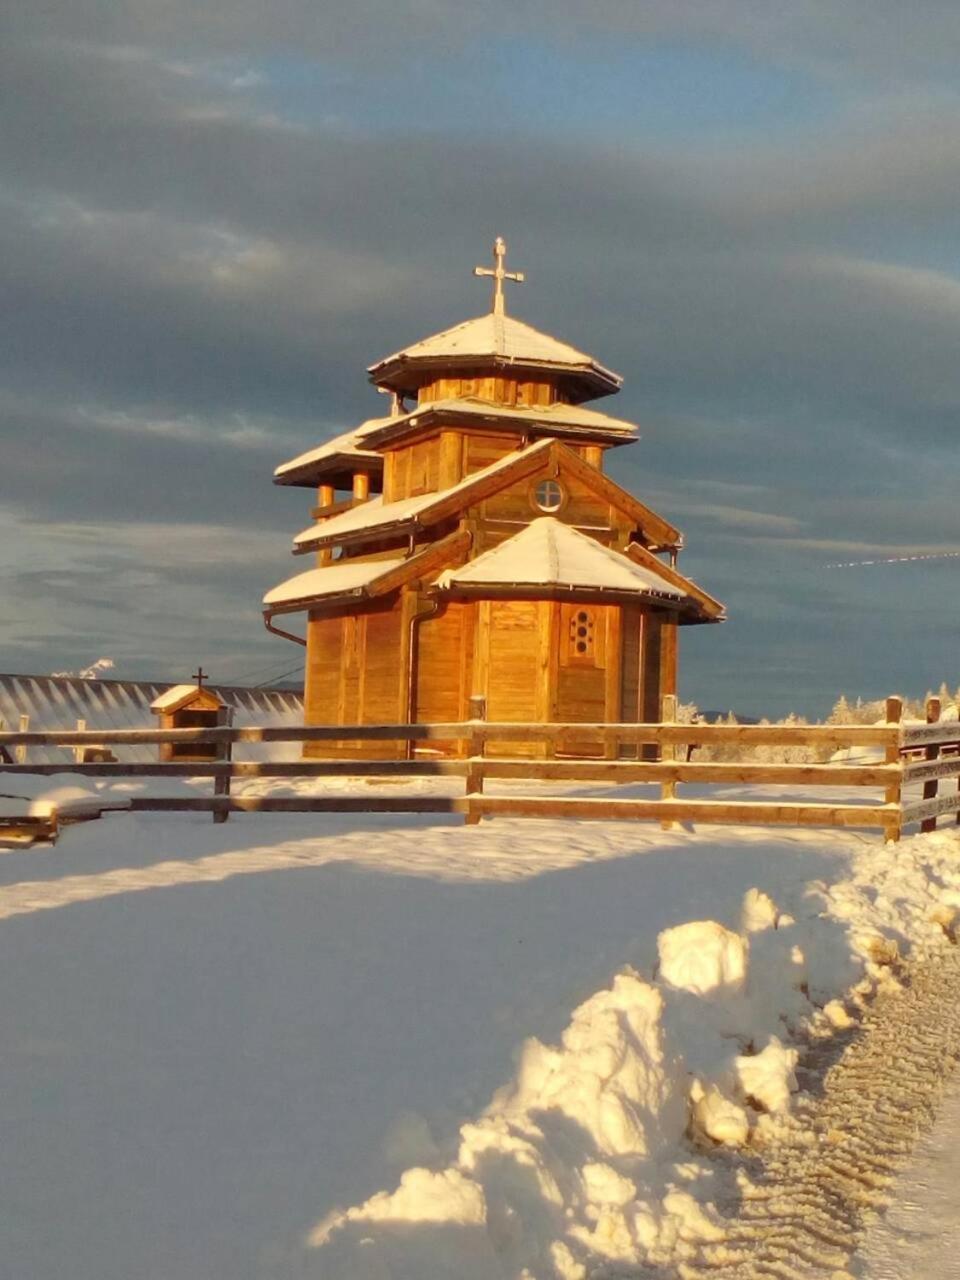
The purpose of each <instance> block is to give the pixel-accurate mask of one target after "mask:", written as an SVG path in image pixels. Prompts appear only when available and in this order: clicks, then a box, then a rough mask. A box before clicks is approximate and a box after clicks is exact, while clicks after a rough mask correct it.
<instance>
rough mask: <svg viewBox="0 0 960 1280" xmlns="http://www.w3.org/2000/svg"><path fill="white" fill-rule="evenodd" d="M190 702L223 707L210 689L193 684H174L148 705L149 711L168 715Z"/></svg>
mask: <svg viewBox="0 0 960 1280" xmlns="http://www.w3.org/2000/svg"><path fill="white" fill-rule="evenodd" d="M190 702H206V703H208V704H212V705H214V706H218V707H219V706H222V705H223V700H222V699H221V698H220V696H219V694H217V693H214V692H213V691H212V690H210V689H204V688H200V687H198V686H197V685H195V684H175V685H172V686H171V687H170V688H169V689H166V690H164V692H163V693H161V694H158V695H157V697H156V698H154V700H153V701H152V702H151V703H150V710H151V711H155V712H157V713H158V714H159V713H160V712H164V713H165V714H166V715H170V714H172V713H173V712H174V711H179V710H180V708H181V707H185V706H187V704H188V703H190Z"/></svg>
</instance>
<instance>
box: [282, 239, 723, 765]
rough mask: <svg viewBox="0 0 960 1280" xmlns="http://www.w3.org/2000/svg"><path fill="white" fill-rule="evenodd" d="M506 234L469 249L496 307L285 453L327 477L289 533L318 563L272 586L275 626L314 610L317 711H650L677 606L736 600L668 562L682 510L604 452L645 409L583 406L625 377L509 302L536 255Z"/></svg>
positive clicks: (309, 633)
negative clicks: (652, 504)
mask: <svg viewBox="0 0 960 1280" xmlns="http://www.w3.org/2000/svg"><path fill="white" fill-rule="evenodd" d="M505 251H506V248H505V245H504V243H503V241H502V240H500V239H498V240H497V241H496V244H495V245H494V265H493V267H492V269H491V268H481V267H477V268H475V273H476V274H477V275H487V276H491V277H492V278H493V305H492V308H491V310H490V312H489V313H488V314H487V315H483V316H480V317H479V318H477V319H475V320H467V321H465V322H464V323H463V324H459V325H456V326H455V327H454V328H452V329H447V330H445V331H444V332H443V333H439V334H437V335H435V336H434V337H430V338H425V339H424V340H423V341H421V342H417V343H415V344H414V345H413V346H410V347H406V348H404V349H403V350H402V351H398V352H396V353H395V354H394V355H390V356H387V357H386V358H385V359H383V360H380V361H378V362H377V363H376V364H374V365H372V366H371V367H370V369H369V371H368V372H369V377H370V381H371V382H372V383H373V384H374V385H375V386H376V387H377V388H378V389H380V390H381V391H384V392H387V393H388V394H389V395H390V396H391V408H390V413H389V414H388V415H386V416H384V417H380V418H374V419H371V420H369V421H367V422H364V423H363V424H362V425H360V426H359V427H357V428H356V429H355V430H353V431H349V432H346V433H345V434H343V435H340V436H337V437H336V438H335V439H333V440H330V441H328V442H327V443H325V444H322V445H320V446H319V447H318V448H316V449H311V450H310V451H309V452H307V453H304V454H301V455H300V456H299V457H297V458H293V459H292V460H291V461H289V462H285V463H283V464H282V466H280V467H278V468H277V470H276V472H275V480H276V483H277V484H283V485H297V486H301V487H303V488H310V489H316V492H317V505H316V507H315V508H314V509H313V511H312V513H311V514H312V517H313V519H312V523H311V524H310V525H309V527H308V528H306V529H304V530H303V532H302V533H299V534H297V536H296V537H295V539H294V545H293V550H294V554H296V555H311V554H312V555H314V556H315V567H313V568H310V569H307V570H306V571H305V572H303V573H299V574H297V575H296V576H295V577H292V578H290V579H288V580H287V581H286V582H283V583H281V584H280V585H279V586H277V587H275V588H274V589H273V590H272V591H270V592H268V593H267V595H266V596H265V597H264V606H265V608H264V620H265V622H266V625H267V627H268V628H269V629H270V630H272V631H275V632H277V633H278V634H280V635H285V636H287V637H288V638H290V639H299V637H297V636H295V635H292V634H291V633H290V632H288V631H284V630H283V629H282V628H280V627H278V626H277V625H276V619H277V618H278V617H280V616H281V615H284V614H293V613H303V614H305V615H306V641H305V643H306V648H307V661H306V692H305V705H306V722H307V723H308V724H338V725H351V724H397V723H415V722H418V721H419V722H424V723H437V722H451V721H463V720H467V719H469V718H470V715H471V711H470V699H471V697H473V696H480V697H483V698H484V699H485V700H486V715H487V719H488V720H492V721H507V720H511V721H566V722H570V721H572V722H577V723H585V722H593V723H596V722H602V721H606V722H613V721H619V722H638V721H641V722H643V721H645V722H655V721H658V720H659V719H660V717H661V702H662V698H663V696H664V695H665V694H668V693H674V692H675V691H676V687H677V628H678V627H679V626H686V625H693V624H699V623H708V622H720V621H722V620H723V617H724V612H723V606H722V605H721V604H720V603H719V602H718V601H716V600H714V599H713V598H712V597H711V596H709V595H708V594H707V593H706V592H705V591H703V590H702V589H701V588H700V587H698V586H697V585H696V584H695V583H694V582H692V581H691V580H690V579H689V578H686V577H684V576H683V575H682V574H681V573H680V572H679V571H678V569H677V567H676V566H677V557H678V555H679V552H680V549H681V546H682V537H681V534H680V531H679V530H678V529H676V528H675V527H674V526H673V525H672V524H671V523H670V522H669V521H668V520H665V519H664V518H663V517H662V516H660V515H657V513H656V512H654V511H651V510H650V508H649V507H647V506H645V505H644V504H643V503H642V502H640V501H639V500H638V499H637V498H635V497H634V496H633V495H632V494H630V493H628V492H627V491H626V490H625V489H623V488H621V486H620V485H618V484H616V483H615V482H614V481H613V480H611V479H610V478H609V476H607V475H606V474H605V473H604V465H603V464H604V455H605V453H606V451H607V450H608V449H613V448H619V447H620V446H621V445H624V444H629V443H631V442H632V441H634V440H635V439H636V438H637V430H636V428H635V427H634V426H633V424H631V423H629V422H624V421H622V420H620V419H618V418H612V417H609V416H608V415H607V414H604V413H600V412H598V411H597V410H596V409H593V408H587V407H585V406H586V402H587V401H590V400H595V399H598V398H599V397H601V396H605V395H610V394H612V393H614V392H616V391H618V390H619V389H620V386H621V381H622V380H621V378H620V377H619V376H618V375H617V374H615V373H613V372H611V370H609V369H607V368H605V367H604V366H603V365H601V364H599V363H598V362H597V361H596V360H594V359H593V357H592V356H589V355H587V354H585V353H584V352H582V351H578V350H576V349H575V348H574V347H572V346H568V345H567V344H566V343H564V342H560V341H558V340H557V339H556V338H552V337H549V336H548V335H547V334H544V333H540V332H538V331H537V330H536V329H533V328H531V327H530V326H529V325H527V324H524V323H523V322H522V321H520V320H516V319H514V318H513V317H512V316H508V315H507V314H506V310H505V305H504V283H505V282H506V281H508V280H522V279H523V276H522V275H521V274H520V273H512V272H508V271H507V270H506V269H505V265H504V259H505ZM301 643H303V641H301ZM504 747H505V749H506V744H504ZM429 749H430V750H431V751H432V752H436V751H437V750H440V751H445V752H446V753H447V754H451V753H453V752H455V751H456V750H457V749H458V747H457V744H456V743H454V742H450V743H447V744H444V743H442V742H441V743H436V742H431V743H430V744H429ZM510 749H512V750H517V747H516V746H513V747H511V748H510ZM305 750H306V753H307V754H312V755H331V754H337V755H347V756H361V755H363V756H377V755H378V756H380V757H386V756H394V755H398V754H404V753H405V752H406V746H405V744H397V743H382V744H377V743H354V744H350V743H342V744H338V745H337V746H335V747H334V748H333V749H331V744H328V743H318V744H307V746H306V748H305ZM534 750H539V748H532V747H527V748H525V753H531V752H533V751H534ZM571 750H572V751H574V752H575V753H577V754H579V753H584V754H594V751H595V747H594V746H593V745H591V743H590V742H589V741H588V740H584V741H583V742H582V743H579V744H577V743H572V744H571Z"/></svg>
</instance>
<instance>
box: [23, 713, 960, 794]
mask: <svg viewBox="0 0 960 1280" xmlns="http://www.w3.org/2000/svg"><path fill="white" fill-rule="evenodd" d="M352 728H353V733H352V734H351V736H352V737H355V736H356V730H355V726H352ZM472 734H473V736H474V737H475V738H476V740H477V742H478V743H482V740H483V738H484V737H485V736H486V734H487V726H486V725H484V726H483V730H482V731H480V732H479V733H478V732H477V730H473V731H472ZM474 754H475V755H476V756H478V757H479V755H480V749H479V747H478V750H477V751H476V752H475V753H474ZM944 763H945V762H944ZM950 764H951V765H952V767H953V769H954V770H955V771H960V760H956V761H951V762H950ZM918 767H923V766H918ZM471 769H473V770H475V771H477V770H478V771H480V772H482V774H483V776H484V777H486V778H521V779H522V778H528V779H530V780H531V781H538V782H610V783H646V782H649V783H651V784H653V783H660V782H664V781H669V782H684V783H690V782H699V783H711V782H715V783H740V784H743V785H751V784H752V785H757V786H764V785H774V786H819V787H886V786H888V785H889V784H890V782H891V780H894V779H898V778H899V776H900V770H899V768H898V766H897V765H882V764H877V765H837V764H750V763H743V764H736V763H714V762H710V761H699V760H690V761H686V760H675V761H634V760H528V759H525V758H523V759H499V758H497V757H489V756H484V757H483V758H482V760H479V759H475V760H466V759H459V760H444V759H427V758H424V757H417V758H415V759H412V760H341V759H336V760H316V759H310V760H234V761H232V762H231V763H229V764H227V763H218V762H209V763H207V762H200V761H197V762H195V763H188V762H175V763H170V764H165V763H161V762H159V761H156V762H152V763H149V764H141V763H139V762H131V763H123V762H122V761H121V762H109V763H107V762H104V763H100V762H94V763H90V764H81V765H70V764H69V763H67V762H64V763H63V764H26V765H14V764H0V774H14V775H16V774H33V775H47V776H49V775H52V774H57V773H63V772H64V771H67V772H70V773H78V774H86V775H87V776H88V777H91V778H217V777H220V776H222V775H224V774H226V773H230V774H231V776H232V777H234V778H339V777H343V778H350V777H356V778H362V777H385V778H386V777H405V776H409V777H449V778H462V777H469V776H470V772H471Z"/></svg>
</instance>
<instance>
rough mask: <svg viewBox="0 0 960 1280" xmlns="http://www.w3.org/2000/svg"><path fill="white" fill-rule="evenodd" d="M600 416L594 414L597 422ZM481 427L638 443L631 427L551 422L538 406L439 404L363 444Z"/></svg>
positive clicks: (379, 445)
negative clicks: (447, 429) (444, 429)
mask: <svg viewBox="0 0 960 1280" xmlns="http://www.w3.org/2000/svg"><path fill="white" fill-rule="evenodd" d="M603 416H604V415H600V414H598V415H597V417H598V418H601V417H603ZM440 427H474V428H476V427H482V428H483V429H484V430H485V431H494V432H503V433H505V434H509V435H516V436H521V437H523V438H525V439H528V440H540V439H570V440H580V441H590V442H595V443H597V444H605V445H608V446H612V447H616V446H617V445H621V444H631V443H632V442H633V441H635V440H637V439H639V432H638V431H637V429H636V427H635V426H634V425H633V423H630V422H621V421H620V420H619V419H610V420H609V423H605V422H589V421H588V422H582V423H578V422H564V421H558V420H557V419H556V417H553V418H551V414H550V411H549V408H548V407H546V406H542V407H540V408H538V407H536V406H532V405H531V406H529V407H527V406H522V407H516V408H514V407H512V406H507V405H493V404H491V405H490V407H489V409H486V410H485V409H484V407H483V405H482V404H478V403H477V402H471V404H470V405H469V407H467V405H463V406H462V407H458V406H457V405H456V403H452V404H451V403H447V402H440V403H437V404H426V405H424V406H423V407H422V408H417V409H415V410H413V411H411V412H410V413H409V414H407V415H405V416H404V417H402V418H398V419H397V420H396V422H389V423H385V424H384V426H382V427H380V428H379V429H378V430H376V431H372V432H370V433H369V435H367V436H366V437H365V443H367V444H369V445H370V446H371V447H372V448H375V449H386V448H387V447H388V446H389V445H391V444H395V443H396V442H397V441H398V440H401V439H403V438H404V437H405V436H410V435H417V434H420V433H421V432H423V431H428V430H430V429H431V428H440Z"/></svg>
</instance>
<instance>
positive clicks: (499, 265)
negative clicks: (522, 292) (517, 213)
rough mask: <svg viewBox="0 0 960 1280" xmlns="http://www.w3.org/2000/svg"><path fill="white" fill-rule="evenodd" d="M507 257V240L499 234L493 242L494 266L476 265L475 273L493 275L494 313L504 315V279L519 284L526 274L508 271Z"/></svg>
mask: <svg viewBox="0 0 960 1280" xmlns="http://www.w3.org/2000/svg"><path fill="white" fill-rule="evenodd" d="M506 257H507V242H506V241H505V240H504V238H503V236H497V238H496V240H494V242H493V266H492V267H474V268H473V274H474V275H475V276H491V277H492V278H493V314H494V315H495V316H502V315H505V314H506V307H505V305H504V296H503V282H504V280H514V281H516V283H517V284H523V282H524V280H525V279H526V276H525V275H524V274H523V272H522V271H507V270H506V268H505V267H504V265H503V264H504V262H505V260H506Z"/></svg>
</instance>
